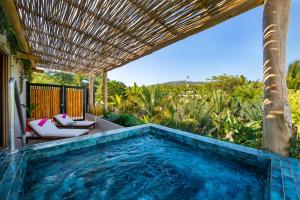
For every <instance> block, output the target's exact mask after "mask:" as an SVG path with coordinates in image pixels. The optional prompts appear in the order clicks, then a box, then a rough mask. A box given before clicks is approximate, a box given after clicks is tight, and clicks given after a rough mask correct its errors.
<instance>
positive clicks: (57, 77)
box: [31, 71, 87, 86]
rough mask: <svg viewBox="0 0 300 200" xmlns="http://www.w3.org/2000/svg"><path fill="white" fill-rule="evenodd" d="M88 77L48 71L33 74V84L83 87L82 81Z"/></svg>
mask: <svg viewBox="0 0 300 200" xmlns="http://www.w3.org/2000/svg"><path fill="white" fill-rule="evenodd" d="M84 79H87V77H85V76H83V75H81V74H72V73H66V72H59V71H46V72H45V73H43V74H41V73H32V79H31V82H32V83H42V84H56V85H68V86H82V85H83V83H82V80H84Z"/></svg>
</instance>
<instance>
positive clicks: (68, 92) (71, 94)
mask: <svg viewBox="0 0 300 200" xmlns="http://www.w3.org/2000/svg"><path fill="white" fill-rule="evenodd" d="M86 103H87V89H86V88H85V87H77V86H62V85H49V84H35V83H28V84H27V106H29V105H32V104H33V105H35V106H36V107H35V109H34V110H33V111H32V113H31V116H28V115H29V114H27V116H28V117H31V118H35V119H40V118H43V117H47V118H50V119H51V118H53V116H54V115H57V114H60V113H67V114H68V115H69V116H70V117H72V118H73V119H75V120H80V119H84V117H85V112H86Z"/></svg>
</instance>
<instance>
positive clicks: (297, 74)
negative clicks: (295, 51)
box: [286, 60, 300, 90]
mask: <svg viewBox="0 0 300 200" xmlns="http://www.w3.org/2000/svg"><path fill="white" fill-rule="evenodd" d="M286 80H287V85H288V88H289V89H295V90H299V89H300V60H296V61H294V62H293V63H291V64H290V65H289V66H288V73H287V76H286Z"/></svg>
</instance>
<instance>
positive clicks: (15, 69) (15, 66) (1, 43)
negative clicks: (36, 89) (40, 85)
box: [0, 34, 26, 136]
mask: <svg viewBox="0 0 300 200" xmlns="http://www.w3.org/2000/svg"><path fill="white" fill-rule="evenodd" d="M0 48H2V49H3V50H4V51H5V52H6V53H7V54H8V55H9V76H10V77H14V78H15V79H16V80H17V83H18V87H19V91H21V88H20V77H21V71H22V70H23V67H22V65H21V63H20V62H17V60H16V58H15V57H14V56H13V55H11V51H10V48H9V45H8V43H7V40H6V37H5V36H4V35H1V34H0ZM20 100H21V103H22V104H26V86H25V83H24V84H23V92H22V93H21V94H20ZM22 110H23V117H24V121H25V118H26V110H25V108H22ZM15 131H16V134H17V136H20V135H21V131H20V125H19V121H18V115H17V112H15Z"/></svg>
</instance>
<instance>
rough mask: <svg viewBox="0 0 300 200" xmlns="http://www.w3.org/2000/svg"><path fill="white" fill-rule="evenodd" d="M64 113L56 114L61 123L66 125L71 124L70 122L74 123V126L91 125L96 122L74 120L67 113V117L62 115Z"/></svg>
mask: <svg viewBox="0 0 300 200" xmlns="http://www.w3.org/2000/svg"><path fill="white" fill-rule="evenodd" d="M62 116H63V114H59V115H55V116H54V117H55V119H56V120H57V121H58V122H59V123H61V124H62V125H64V126H69V125H70V124H69V123H72V126H86V127H88V126H91V125H93V124H94V123H95V122H93V121H74V120H73V119H71V118H70V117H69V116H68V115H66V117H65V118H63V117H62Z"/></svg>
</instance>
